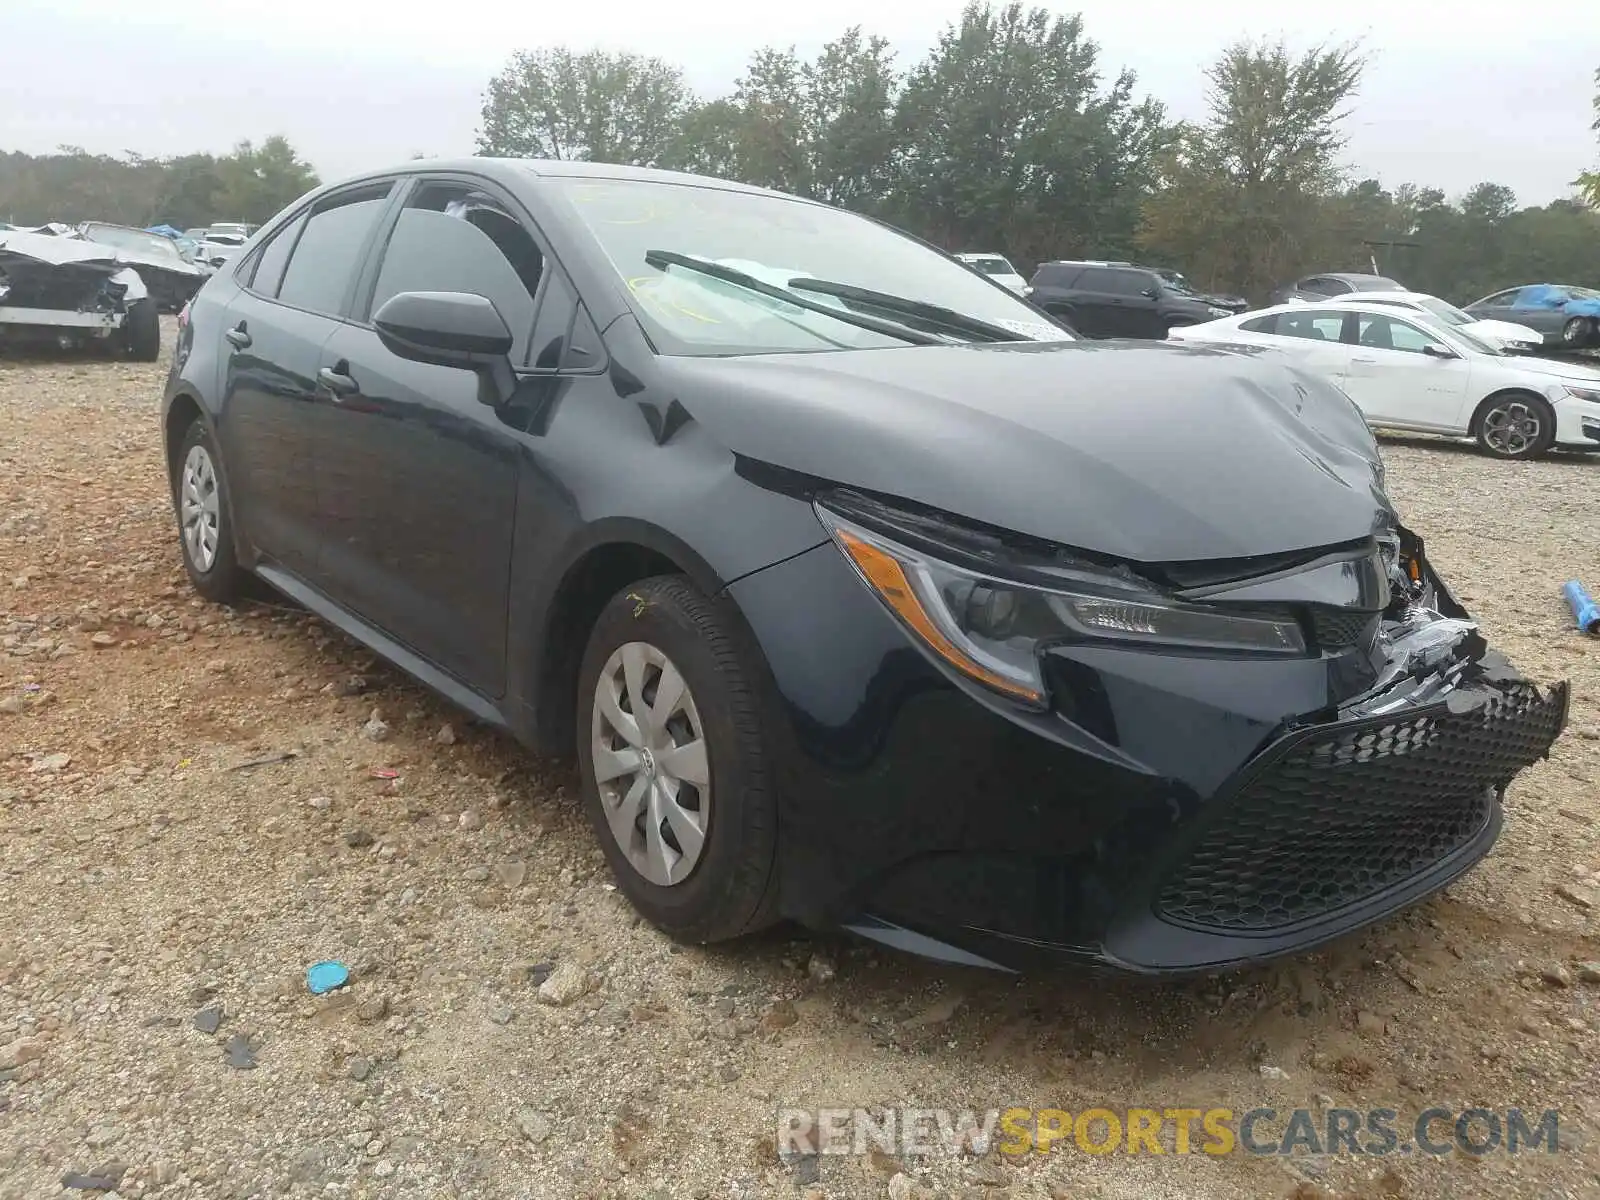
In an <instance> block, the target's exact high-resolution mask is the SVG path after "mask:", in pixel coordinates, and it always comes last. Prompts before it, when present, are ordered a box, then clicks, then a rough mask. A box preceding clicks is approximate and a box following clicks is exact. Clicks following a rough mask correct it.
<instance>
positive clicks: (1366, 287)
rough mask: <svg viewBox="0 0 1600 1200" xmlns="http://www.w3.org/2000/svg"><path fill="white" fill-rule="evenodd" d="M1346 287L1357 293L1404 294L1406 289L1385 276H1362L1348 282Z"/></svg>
mask: <svg viewBox="0 0 1600 1200" xmlns="http://www.w3.org/2000/svg"><path fill="white" fill-rule="evenodd" d="M1346 286H1347V287H1348V288H1349V289H1350V290H1352V291H1356V292H1403V291H1405V290H1406V289H1405V288H1404V287H1402V286H1401V285H1400V284H1399V283H1397V282H1395V281H1394V280H1393V279H1389V278H1387V277H1385V276H1383V275H1361V276H1358V277H1357V278H1355V279H1351V280H1347V281H1346Z"/></svg>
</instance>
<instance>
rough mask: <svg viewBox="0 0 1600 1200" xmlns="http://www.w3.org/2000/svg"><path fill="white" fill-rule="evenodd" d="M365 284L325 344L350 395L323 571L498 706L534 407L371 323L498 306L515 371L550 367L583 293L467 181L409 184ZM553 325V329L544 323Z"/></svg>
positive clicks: (326, 464) (394, 631)
mask: <svg viewBox="0 0 1600 1200" xmlns="http://www.w3.org/2000/svg"><path fill="white" fill-rule="evenodd" d="M361 290H362V292H363V295H361V297H360V298H359V300H358V302H357V304H356V307H355V312H354V314H353V315H354V317H355V319H354V320H353V321H352V322H351V323H349V324H347V325H345V326H343V327H342V328H340V330H339V331H338V332H337V333H336V334H335V335H334V336H333V338H332V339H331V340H330V341H329V342H328V343H327V345H326V347H325V348H324V349H323V352H322V361H321V364H320V366H321V368H322V370H323V371H324V372H326V375H325V378H328V379H331V380H333V381H334V386H335V387H336V388H341V389H343V390H339V391H332V392H329V393H328V395H327V396H326V409H327V425H326V433H325V436H324V437H323V438H322V440H321V441H320V442H319V445H318V453H319V457H318V468H319V471H320V474H321V477H322V479H323V481H324V486H323V497H324V505H325V509H326V512H327V526H328V538H327V540H326V542H325V543H324V550H323V561H322V569H323V570H324V572H325V573H326V574H327V576H328V578H329V580H330V586H331V587H332V588H333V589H335V590H336V594H337V595H338V596H339V597H340V598H341V599H342V600H343V602H344V603H346V604H347V605H348V606H349V607H350V608H352V609H353V610H354V611H355V612H356V613H357V614H358V615H359V616H361V617H362V618H363V619H364V620H366V621H367V622H368V623H369V624H372V625H374V626H376V627H377V628H379V629H381V630H383V631H384V632H385V633H386V634H388V635H389V636H390V637H392V638H394V639H395V640H397V641H399V642H401V643H402V644H404V645H406V646H408V647H410V648H411V649H412V650H414V651H416V652H417V653H419V654H421V655H422V656H423V657H425V658H426V659H428V660H429V661H430V662H432V663H434V664H435V665H436V666H439V667H442V668H444V669H445V670H446V671H448V672H450V673H451V674H452V675H454V676H455V677H456V678H457V679H459V680H461V681H462V682H464V683H466V684H467V685H468V686H470V687H472V688H474V689H475V690H477V691H479V692H480V693H482V694H484V695H486V696H491V697H497V696H499V695H501V694H502V693H503V692H504V690H505V665H506V633H507V624H506V622H507V607H506V606H507V590H508V587H509V580H510V569H511V548H512V535H513V532H514V518H515V514H516V500H517V478H518V461H519V453H520V441H519V427H518V425H519V413H521V412H522V410H521V409H520V408H518V407H517V406H516V405H515V404H512V405H505V406H502V407H500V408H496V407H494V406H492V405H489V404H486V403H484V402H483V400H482V399H481V398H480V388H479V377H478V376H477V374H476V373H474V372H472V371H468V370H462V369H459V368H454V367H444V366H437V365H433V364H429V363H418V362H412V361H410V360H408V359H402V358H400V357H398V356H396V355H394V354H393V353H391V352H390V351H389V350H388V349H387V348H386V347H385V346H384V344H383V342H382V341H381V340H380V339H379V337H378V335H377V332H376V331H375V330H374V329H373V328H372V325H371V320H370V314H372V313H375V312H377V311H378V310H379V309H380V308H381V307H382V306H383V304H384V302H385V301H386V300H388V299H390V298H391V297H393V296H395V295H397V294H399V293H401V292H419V291H431V292H468V293H472V294H476V295H480V296H487V297H488V298H489V299H490V300H491V301H492V302H493V303H494V306H495V308H496V309H497V310H498V311H499V313H500V315H501V317H502V318H503V319H504V320H505V322H506V325H507V327H508V328H509V329H510V330H511V331H512V334H513V336H514V338H515V342H514V344H513V346H512V352H511V359H512V363H513V364H514V365H515V366H516V367H517V368H518V369H519V370H523V371H532V370H536V369H538V368H547V369H552V370H553V369H555V368H557V367H559V366H560V360H561V355H562V348H563V345H564V343H565V339H566V336H567V332H568V326H569V324H570V323H571V320H572V317H573V312H574V308H575V304H576V301H575V298H574V294H573V293H572V291H571V288H570V287H569V286H568V284H567V282H566V279H565V277H564V276H563V275H562V274H561V273H560V270H559V268H557V267H554V266H553V265H551V264H550V262H549V258H548V255H547V254H546V251H545V247H544V245H543V244H542V242H541V240H540V238H539V236H538V235H537V234H536V232H535V231H534V230H533V229H532V228H531V226H530V225H529V224H528V223H527V221H526V220H525V218H523V217H522V216H521V215H520V209H519V208H518V207H517V206H515V205H513V204H512V203H511V202H510V201H509V200H508V199H507V198H505V197H503V196H502V195H500V194H499V193H498V192H497V191H496V190H495V189H494V188H493V187H492V185H490V184H488V183H487V182H485V181H483V180H480V179H474V178H472V177H465V176H438V177H422V178H419V179H417V180H415V181H414V182H413V183H412V184H411V185H410V187H409V190H408V191H407V193H406V195H405V197H404V199H403V201H402V203H401V205H400V206H399V208H398V211H397V212H396V213H395V214H394V217H393V221H392V227H391V228H390V229H388V230H386V232H385V237H384V239H383V245H382V246H381V248H380V249H379V250H378V251H377V252H375V254H374V260H373V262H372V263H371V264H369V267H368V269H367V271H366V272H365V273H364V277H363V283H362V288H361ZM536 313H537V314H538V315H539V319H538V320H537V321H536ZM552 321H553V322H555V324H557V325H559V330H558V331H557V332H555V333H551V332H549V330H547V329H546V326H547V325H548V324H549V322H552ZM518 395H519V396H521V395H522V391H520V390H519V393H518Z"/></svg>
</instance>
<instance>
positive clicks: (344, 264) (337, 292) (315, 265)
mask: <svg viewBox="0 0 1600 1200" xmlns="http://www.w3.org/2000/svg"><path fill="white" fill-rule="evenodd" d="M391 186H392V185H390V184H388V183H384V184H381V185H377V186H375V187H370V188H361V189H358V190H356V191H351V192H346V193H343V194H342V195H339V196H335V197H332V198H330V199H328V200H325V201H323V202H322V203H321V204H319V205H317V207H316V208H314V209H312V211H311V219H310V220H309V221H307V222H306V227H305V231H304V232H303V233H301V235H300V240H299V242H297V243H296V244H295V247H294V253H293V255H292V256H291V257H290V259H289V266H288V269H287V270H285V271H284V273H283V283H282V284H280V285H279V287H278V299H279V300H281V301H283V303H285V304H292V305H294V306H295V307H296V308H304V309H307V310H309V311H311V312H318V313H326V314H328V315H330V316H338V315H339V314H340V312H341V311H342V310H343V308H344V298H345V295H346V293H347V292H348V291H349V288H350V283H351V281H352V279H353V278H354V277H355V273H356V267H357V265H358V264H359V263H360V261H361V252H362V250H363V249H365V247H366V243H367V237H368V235H369V234H370V233H371V232H372V228H373V226H374V225H376V224H377V221H378V216H379V214H381V213H382V211H383V205H384V202H385V201H386V200H388V198H389V190H390V187H391Z"/></svg>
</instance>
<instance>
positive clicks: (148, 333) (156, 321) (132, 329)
mask: <svg viewBox="0 0 1600 1200" xmlns="http://www.w3.org/2000/svg"><path fill="white" fill-rule="evenodd" d="M122 336H123V340H124V343H125V344H126V346H127V348H128V356H129V357H130V358H132V359H133V360H134V361H135V362H155V361H156V360H157V359H159V358H160V357H161V314H160V313H158V312H157V311H156V302H155V301H154V300H151V299H148V298H146V299H144V300H135V301H134V302H133V303H132V304H131V305H129V306H128V315H127V316H126V317H125V318H124V319H123V323H122Z"/></svg>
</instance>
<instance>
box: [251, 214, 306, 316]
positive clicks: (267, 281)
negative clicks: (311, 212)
mask: <svg viewBox="0 0 1600 1200" xmlns="http://www.w3.org/2000/svg"><path fill="white" fill-rule="evenodd" d="M305 223H306V219H305V217H304V216H299V217H296V218H295V219H294V220H292V221H290V222H289V223H288V224H287V225H285V226H284V227H283V228H282V229H280V230H278V232H277V233H275V234H273V235H272V239H271V240H270V241H269V242H267V244H266V245H265V246H264V247H262V249H261V253H260V254H258V255H257V256H256V269H255V272H254V274H253V275H252V276H251V279H250V285H249V286H250V290H251V291H253V292H259V293H260V294H261V295H263V296H276V295H277V294H278V285H279V284H280V283H282V282H283V269H284V267H286V266H288V265H289V251H291V250H293V249H294V241H295V238H297V237H299V236H300V229H301V227H302V226H303V225H304V224H305Z"/></svg>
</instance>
